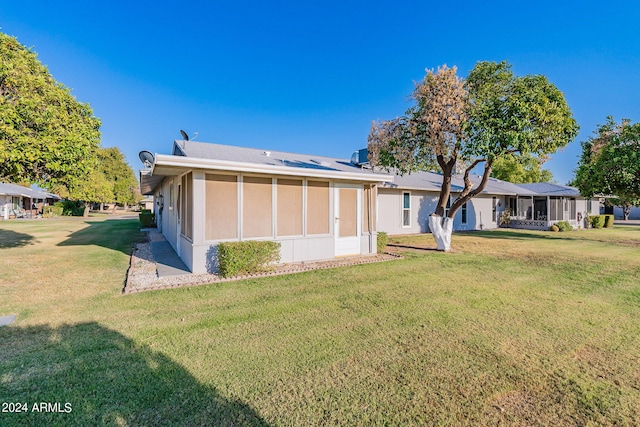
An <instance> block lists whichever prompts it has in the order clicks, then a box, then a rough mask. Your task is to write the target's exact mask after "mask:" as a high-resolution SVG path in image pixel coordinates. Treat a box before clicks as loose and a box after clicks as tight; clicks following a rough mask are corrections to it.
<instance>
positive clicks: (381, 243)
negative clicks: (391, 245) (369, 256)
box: [376, 231, 389, 254]
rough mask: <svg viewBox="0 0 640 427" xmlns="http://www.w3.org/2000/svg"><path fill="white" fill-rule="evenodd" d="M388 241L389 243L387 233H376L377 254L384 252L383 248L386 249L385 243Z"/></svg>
mask: <svg viewBox="0 0 640 427" xmlns="http://www.w3.org/2000/svg"><path fill="white" fill-rule="evenodd" d="M388 241H389V237H388V236H387V233H385V232H384V231H378V238H377V240H376V248H377V250H378V253H379V254H381V253H382V252H384V250H385V248H386V247H387V242H388Z"/></svg>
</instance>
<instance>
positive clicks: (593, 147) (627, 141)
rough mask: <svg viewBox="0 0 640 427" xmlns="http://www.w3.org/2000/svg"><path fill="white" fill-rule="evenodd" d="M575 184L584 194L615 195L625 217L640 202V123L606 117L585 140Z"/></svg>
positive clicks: (614, 199) (614, 201)
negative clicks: (618, 121)
mask: <svg viewBox="0 0 640 427" xmlns="http://www.w3.org/2000/svg"><path fill="white" fill-rule="evenodd" d="M573 184H574V185H575V186H576V187H578V189H580V193H582V194H583V195H584V196H585V197H593V196H597V195H602V196H614V198H613V199H612V202H613V203H614V204H617V205H619V206H622V207H623V209H624V212H625V219H626V218H628V216H629V211H630V208H631V207H632V206H640V123H635V124H631V121H630V120H629V119H623V120H622V121H621V122H620V123H616V122H615V120H614V119H613V117H611V116H609V117H607V121H606V122H605V124H603V125H598V127H597V129H596V130H595V132H594V135H593V136H592V137H590V138H589V139H587V140H586V141H583V142H582V155H581V156H580V160H579V162H578V168H577V169H576V177H575V180H574V182H573Z"/></svg>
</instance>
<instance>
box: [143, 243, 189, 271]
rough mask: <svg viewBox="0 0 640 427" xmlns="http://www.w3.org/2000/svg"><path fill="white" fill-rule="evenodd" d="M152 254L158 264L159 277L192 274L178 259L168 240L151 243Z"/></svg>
mask: <svg viewBox="0 0 640 427" xmlns="http://www.w3.org/2000/svg"><path fill="white" fill-rule="evenodd" d="M151 253H152V254H153V259H154V260H155V262H156V269H157V272H158V277H170V276H181V275H183V274H191V272H190V271H189V269H188V268H187V266H186V265H185V264H184V262H182V260H181V259H180V258H179V257H178V254H177V253H176V251H174V250H173V248H172V247H171V245H170V244H169V242H167V241H166V240H160V241H157V242H151Z"/></svg>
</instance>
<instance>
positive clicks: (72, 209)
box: [53, 200, 84, 216]
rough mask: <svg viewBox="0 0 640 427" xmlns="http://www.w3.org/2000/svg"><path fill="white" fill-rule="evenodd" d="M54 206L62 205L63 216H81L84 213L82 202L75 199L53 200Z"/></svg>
mask: <svg viewBox="0 0 640 427" xmlns="http://www.w3.org/2000/svg"><path fill="white" fill-rule="evenodd" d="M53 205H54V206H61V207H62V215H64V216H82V215H84V203H83V202H80V201H77V200H64V201H62V202H55V203H54V204H53Z"/></svg>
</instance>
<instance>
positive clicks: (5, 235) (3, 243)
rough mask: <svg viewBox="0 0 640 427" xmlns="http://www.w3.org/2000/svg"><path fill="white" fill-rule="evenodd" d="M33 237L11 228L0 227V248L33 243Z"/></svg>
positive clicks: (17, 246)
mask: <svg viewBox="0 0 640 427" xmlns="http://www.w3.org/2000/svg"><path fill="white" fill-rule="evenodd" d="M34 239H35V238H34V237H33V236H32V235H30V234H25V233H18V232H16V231H13V230H3V229H0V249H8V248H19V247H22V246H27V245H32V244H34V243H35V242H34Z"/></svg>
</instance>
